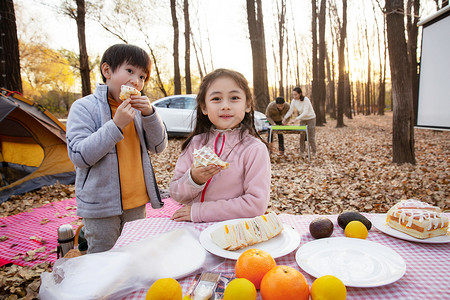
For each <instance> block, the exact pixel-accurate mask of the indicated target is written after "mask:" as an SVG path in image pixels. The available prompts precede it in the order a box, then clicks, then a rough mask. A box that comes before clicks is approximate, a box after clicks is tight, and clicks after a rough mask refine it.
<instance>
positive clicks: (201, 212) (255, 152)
mask: <svg viewBox="0 0 450 300" xmlns="http://www.w3.org/2000/svg"><path fill="white" fill-rule="evenodd" d="M243 155H244V166H243V168H244V169H245V175H244V182H243V186H242V187H243V194H242V196H239V197H237V198H233V199H223V200H216V201H208V202H203V203H200V202H196V203H194V204H193V205H192V209H191V218H192V221H193V222H214V221H224V220H230V219H236V218H252V217H256V216H259V215H262V214H264V213H265V212H266V209H267V206H268V205H269V197H270V157H269V151H268V150H267V147H266V145H264V144H263V143H255V144H253V145H251V146H250V147H248V148H247V149H246V151H245V152H244V153H243ZM235 188H239V187H235Z"/></svg>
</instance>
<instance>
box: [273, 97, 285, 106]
mask: <svg viewBox="0 0 450 300" xmlns="http://www.w3.org/2000/svg"><path fill="white" fill-rule="evenodd" d="M275 103H276V104H283V103H284V98H283V97H277V99H276V100H275Z"/></svg>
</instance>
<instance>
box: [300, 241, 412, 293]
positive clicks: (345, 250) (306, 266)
mask: <svg viewBox="0 0 450 300" xmlns="http://www.w3.org/2000/svg"><path fill="white" fill-rule="evenodd" d="M295 260H296V261H297V264H298V265H299V266H300V268H302V269H303V270H304V271H305V272H306V273H308V274H309V275H311V276H314V277H316V278H318V277H321V276H324V275H333V276H336V277H337V278H339V279H340V280H341V281H342V282H343V283H344V284H345V285H346V286H351V287H376V286H383V285H387V284H390V283H393V282H395V281H397V280H399V279H400V278H402V276H403V275H404V274H405V272H406V263H405V261H404V260H403V258H402V257H401V256H400V255H399V254H398V253H397V252H395V251H394V250H392V249H391V248H388V247H386V246H384V245H381V244H379V243H375V242H371V241H367V240H362V239H357V238H348V237H332V238H323V239H318V240H314V241H312V242H309V243H306V244H304V245H303V246H301V247H300V248H299V249H298V250H297V252H296V254H295Z"/></svg>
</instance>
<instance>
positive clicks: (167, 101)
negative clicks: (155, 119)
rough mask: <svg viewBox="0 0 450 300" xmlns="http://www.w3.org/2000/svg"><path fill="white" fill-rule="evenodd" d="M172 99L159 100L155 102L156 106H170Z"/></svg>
mask: <svg viewBox="0 0 450 300" xmlns="http://www.w3.org/2000/svg"><path fill="white" fill-rule="evenodd" d="M169 104H170V99H167V100H164V101H161V102H158V103H156V104H155V106H156V107H169Z"/></svg>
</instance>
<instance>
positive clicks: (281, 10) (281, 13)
mask: <svg viewBox="0 0 450 300" xmlns="http://www.w3.org/2000/svg"><path fill="white" fill-rule="evenodd" d="M277 8H278V57H279V58H280V59H279V64H280V81H279V90H280V96H281V97H284V83H283V79H284V78H283V76H284V67H283V54H284V48H283V46H284V35H285V32H286V30H285V22H286V1H285V0H281V3H280V6H278V5H277Z"/></svg>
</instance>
